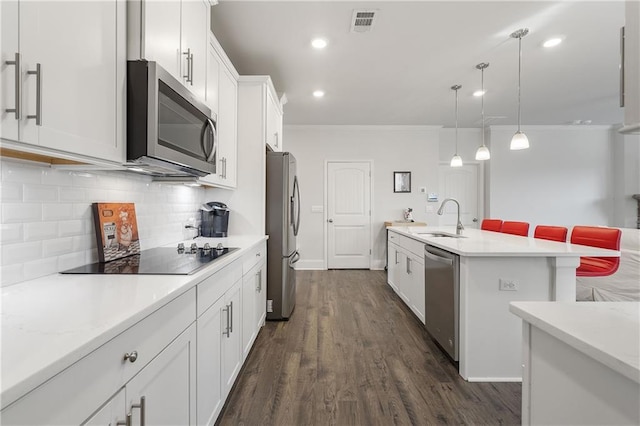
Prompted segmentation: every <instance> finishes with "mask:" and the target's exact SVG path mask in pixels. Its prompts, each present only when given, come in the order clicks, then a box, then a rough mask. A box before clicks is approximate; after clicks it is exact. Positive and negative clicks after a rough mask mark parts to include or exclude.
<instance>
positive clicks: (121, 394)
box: [83, 388, 127, 426]
mask: <svg viewBox="0 0 640 426" xmlns="http://www.w3.org/2000/svg"><path fill="white" fill-rule="evenodd" d="M126 404H127V403H126V398H125V390H124V388H123V389H120V391H118V393H117V394H115V396H114V397H113V398H111V399H110V400H109V402H107V403H106V404H105V405H104V406H103V407H102V408H101V409H100V410H98V412H97V413H95V414H94V415H93V416H91V418H89V419H88V420H87V421H85V422H84V423H83V425H85V426H104V425H113V426H115V425H116V424H117V423H118V422H122V421H123V415H124V413H125V411H126V409H127V405H126Z"/></svg>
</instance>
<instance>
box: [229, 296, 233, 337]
mask: <svg viewBox="0 0 640 426" xmlns="http://www.w3.org/2000/svg"><path fill="white" fill-rule="evenodd" d="M229 307H230V308H231V313H230V314H229V318H231V321H229V331H230V332H231V333H233V300H232V301H231V303H229Z"/></svg>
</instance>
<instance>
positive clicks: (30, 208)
mask: <svg viewBox="0 0 640 426" xmlns="http://www.w3.org/2000/svg"><path fill="white" fill-rule="evenodd" d="M40 220H42V205H41V204H35V203H29V204H23V203H2V223H25V222H36V221H40Z"/></svg>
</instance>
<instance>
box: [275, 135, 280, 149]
mask: <svg viewBox="0 0 640 426" xmlns="http://www.w3.org/2000/svg"><path fill="white" fill-rule="evenodd" d="M273 136H275V138H276V148H277V147H278V143H280V141H279V140H278V139H279V138H278V132H275V133H274V134H273Z"/></svg>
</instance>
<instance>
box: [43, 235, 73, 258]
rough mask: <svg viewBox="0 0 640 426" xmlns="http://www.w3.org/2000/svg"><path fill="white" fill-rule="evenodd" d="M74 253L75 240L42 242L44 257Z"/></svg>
mask: <svg viewBox="0 0 640 426" xmlns="http://www.w3.org/2000/svg"><path fill="white" fill-rule="evenodd" d="M72 251H73V238H71V237H65V238H55V239H52V240H44V241H42V255H43V256H44V257H53V256H60V255H62V254H65V253H70V252H72Z"/></svg>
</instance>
